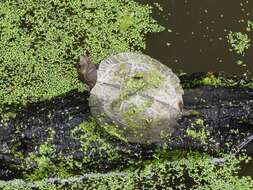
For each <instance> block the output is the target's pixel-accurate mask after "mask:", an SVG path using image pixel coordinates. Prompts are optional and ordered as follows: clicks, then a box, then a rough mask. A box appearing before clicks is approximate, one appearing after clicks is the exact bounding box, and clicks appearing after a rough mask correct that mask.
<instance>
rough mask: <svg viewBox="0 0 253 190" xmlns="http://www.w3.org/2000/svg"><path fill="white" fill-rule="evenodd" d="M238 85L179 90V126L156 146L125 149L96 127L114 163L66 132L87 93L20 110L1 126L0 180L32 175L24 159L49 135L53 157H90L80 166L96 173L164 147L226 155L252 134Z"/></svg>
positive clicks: (246, 97) (79, 119) (252, 97)
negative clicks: (111, 149) (181, 92)
mask: <svg viewBox="0 0 253 190" xmlns="http://www.w3.org/2000/svg"><path fill="white" fill-rule="evenodd" d="M203 76H204V75H196V74H195V75H187V76H182V77H181V81H182V83H183V84H186V83H188V82H190V81H192V80H193V79H194V78H196V77H199V78H201V77H203ZM193 77H194V78H193ZM244 82H245V83H252V81H245V80H244ZM239 84H240V79H238V86H234V87H212V86H203V85H192V86H191V87H190V88H186V89H184V91H185V94H184V97H183V99H184V109H185V114H184V116H183V117H182V118H181V119H179V121H178V124H179V126H178V130H176V131H175V133H174V134H172V136H171V137H167V138H165V140H164V142H162V143H161V144H152V145H138V144H126V143H124V142H121V141H120V140H117V139H116V138H114V137H110V136H108V134H106V132H104V131H103V130H102V129H101V130H100V128H99V126H98V133H99V134H100V137H101V138H103V139H105V141H106V143H108V144H110V145H111V146H112V147H114V149H115V150H116V151H117V154H118V157H117V158H115V159H107V153H106V152H105V153H103V152H101V154H98V153H96V151H95V152H94V151H92V152H91V151H90V150H91V149H93V150H94V149H95V150H96V149H99V143H96V142H93V143H92V144H90V145H89V146H90V148H88V149H87V150H83V151H82V150H80V148H81V142H80V139H78V138H73V137H72V135H71V130H73V129H74V128H75V127H76V126H78V125H79V124H81V123H83V122H84V121H86V120H87V119H88V118H89V117H90V110H89V107H88V100H87V98H88V93H87V92H85V93H80V92H77V91H73V92H69V93H67V94H65V95H63V96H61V97H56V98H54V99H52V100H50V101H44V102H39V103H34V104H30V105H28V106H26V107H22V108H20V109H19V110H18V111H17V113H16V117H15V118H10V120H9V121H7V122H6V121H5V122H3V121H2V122H1V123H0V179H11V178H15V177H18V176H20V175H21V174H22V173H23V172H24V171H26V170H32V168H26V167H24V166H23V164H24V162H25V158H26V157H27V156H29V154H30V153H32V152H34V151H36V150H38V147H39V146H40V145H41V144H43V143H45V141H47V139H48V138H49V136H51V137H52V140H51V141H50V143H52V145H53V146H54V147H55V154H54V155H58V154H61V155H71V156H72V157H73V159H74V160H77V161H78V160H82V159H83V157H84V156H86V157H90V158H91V160H92V161H90V162H88V163H85V167H87V168H90V169H91V170H92V169H93V168H94V169H96V171H97V170H106V169H111V168H115V167H118V166H119V165H120V166H123V165H124V164H125V165H126V164H129V163H133V162H137V161H136V160H140V159H148V158H151V157H152V154H153V153H154V152H155V151H156V148H157V147H161V145H164V144H167V145H169V147H171V148H172V149H186V150H189V149H195V150H199V151H207V152H210V153H214V154H215V153H217V152H219V151H220V150H222V151H223V150H225V151H231V150H232V149H233V148H234V147H236V145H238V144H240V143H241V142H243V141H244V140H245V139H246V138H247V137H249V136H250V135H253V89H250V88H246V87H245V88H243V87H241V86H240V85H239ZM193 110H194V111H193ZM0 117H2V118H3V116H0ZM189 129H190V130H189ZM52 131H54V133H53V135H52ZM189 131H195V132H196V133H197V134H199V136H202V137H201V138H198V137H197V138H196V137H195V138H194V137H193V136H191V135H189ZM201 134H202V135H201ZM203 134H204V135H203ZM98 152H99V150H98ZM17 153H19V154H17ZM20 154H22V157H20ZM56 157H57V156H56ZM54 159H55V158H52V160H53V162H54ZM55 162H57V159H56V160H55ZM34 167H36V163H34ZM102 168H103V169H102Z"/></svg>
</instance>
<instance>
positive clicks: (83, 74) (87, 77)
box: [77, 56, 97, 90]
mask: <svg viewBox="0 0 253 190" xmlns="http://www.w3.org/2000/svg"><path fill="white" fill-rule="evenodd" d="M77 71H78V75H79V79H80V80H81V81H83V82H84V83H85V84H87V85H88V86H89V90H91V89H92V88H93V87H94V86H95V84H96V82H97V67H96V65H95V64H93V63H91V61H90V59H89V58H88V57H87V56H80V61H79V64H78V66H77Z"/></svg>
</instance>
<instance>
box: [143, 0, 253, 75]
mask: <svg viewBox="0 0 253 190" xmlns="http://www.w3.org/2000/svg"><path fill="white" fill-rule="evenodd" d="M139 1H140V2H141V3H148V4H150V5H152V6H153V7H154V10H153V17H154V18H155V19H156V20H158V22H159V23H160V24H162V25H163V26H165V27H166V28H167V30H166V31H164V32H162V33H158V34H150V35H149V36H148V39H147V50H146V53H147V54H149V55H151V56H152V57H154V58H157V59H159V60H160V61H162V62H163V63H165V64H167V65H169V66H170V67H171V68H173V69H174V70H176V71H183V72H196V71H211V72H221V71H224V72H227V73H232V74H243V73H245V72H246V68H244V67H241V66H238V65H237V64H236V62H237V61H238V60H242V61H243V62H244V63H246V64H247V65H248V67H247V69H249V70H251V71H252V70H253V64H252V63H251V61H252V59H253V49H252V48H250V49H249V50H248V51H247V52H246V54H245V56H244V57H243V56H240V55H236V53H234V52H230V51H229V45H228V43H227V39H226V35H227V34H228V32H229V31H230V30H231V31H234V32H239V31H241V32H246V27H247V20H249V19H252V20H253V1H248V0H237V1H231V0H139ZM168 28H169V29H171V31H170V30H168ZM248 34H249V35H250V36H253V35H252V33H248Z"/></svg>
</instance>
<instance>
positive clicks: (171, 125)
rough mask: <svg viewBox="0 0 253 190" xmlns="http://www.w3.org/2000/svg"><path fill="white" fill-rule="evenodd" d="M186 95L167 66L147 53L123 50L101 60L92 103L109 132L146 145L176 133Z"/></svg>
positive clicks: (92, 111) (90, 100) (91, 93)
mask: <svg viewBox="0 0 253 190" xmlns="http://www.w3.org/2000/svg"><path fill="white" fill-rule="evenodd" d="M182 95H183V89H182V87H181V85H180V81H179V79H178V77H177V76H176V75H175V74H174V73H173V72H172V71H171V69H169V68H168V67H167V66H165V65H163V64H161V63H160V62H159V61H157V60H155V59H153V58H151V57H149V56H147V55H143V54H139V53H120V54H116V55H111V56H110V57H108V58H107V59H105V60H103V61H102V62H101V63H100V65H99V69H98V72H97V83H96V85H95V87H94V88H93V89H92V90H91V92H90V98H89V105H90V108H91V113H92V115H93V116H94V117H95V118H97V119H98V121H99V124H100V125H101V126H103V128H104V129H105V130H106V131H107V132H108V133H110V134H112V135H115V136H117V137H119V138H121V139H123V140H125V141H128V142H132V143H145V144H146V143H154V142H159V141H161V139H162V136H163V135H168V134H170V133H172V132H173V130H174V129H175V126H176V125H177V122H176V121H177V119H178V118H179V117H180V116H181V114H182V106H183V100H182Z"/></svg>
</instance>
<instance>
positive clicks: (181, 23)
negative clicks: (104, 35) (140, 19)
mask: <svg viewBox="0 0 253 190" xmlns="http://www.w3.org/2000/svg"><path fill="white" fill-rule="evenodd" d="M138 1H139V2H141V3H144V4H149V5H152V6H153V7H154V9H153V17H154V18H155V19H156V20H157V21H158V23H159V24H161V25H163V26H165V27H166V30H165V31H163V32H161V33H155V34H150V35H148V37H147V41H146V43H147V49H146V52H145V53H146V54H148V55H150V56H152V57H153V58H156V59H158V60H160V61H161V62H162V63H164V64H166V65H168V66H169V67H171V68H172V69H173V70H174V71H176V72H187V73H188V72H199V71H204V72H225V73H230V74H237V75H241V74H244V73H251V74H249V76H250V77H252V72H253V63H252V62H253V48H252V47H250V48H249V49H248V50H247V51H246V53H245V55H244V56H241V55H238V54H236V53H235V52H231V51H229V49H230V45H229V44H228V42H227V38H226V36H227V34H228V33H229V31H233V32H242V33H247V34H248V35H249V37H253V33H252V32H246V27H247V20H253V0H138ZM157 3H158V4H159V5H157ZM168 29H170V30H171V31H168ZM252 40H253V39H252ZM252 44H253V43H252ZM238 60H242V61H243V62H244V63H245V64H246V65H247V66H246V67H242V66H239V65H237V64H236V62H237V61H238ZM251 149H253V145H252V147H251ZM241 167H242V169H241V170H240V171H239V175H241V176H253V161H250V162H249V163H248V164H245V163H242V164H241Z"/></svg>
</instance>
